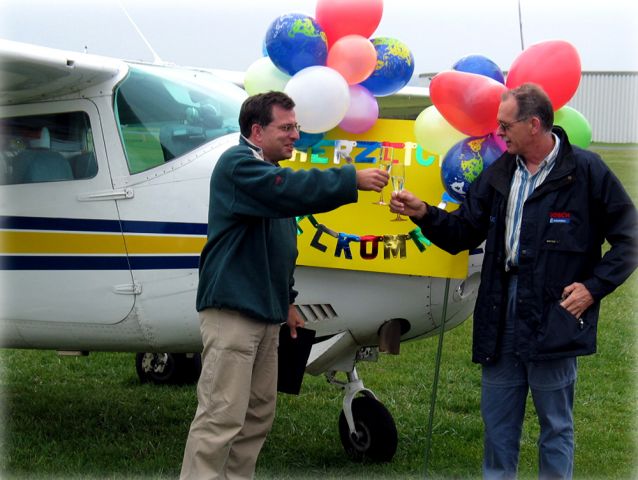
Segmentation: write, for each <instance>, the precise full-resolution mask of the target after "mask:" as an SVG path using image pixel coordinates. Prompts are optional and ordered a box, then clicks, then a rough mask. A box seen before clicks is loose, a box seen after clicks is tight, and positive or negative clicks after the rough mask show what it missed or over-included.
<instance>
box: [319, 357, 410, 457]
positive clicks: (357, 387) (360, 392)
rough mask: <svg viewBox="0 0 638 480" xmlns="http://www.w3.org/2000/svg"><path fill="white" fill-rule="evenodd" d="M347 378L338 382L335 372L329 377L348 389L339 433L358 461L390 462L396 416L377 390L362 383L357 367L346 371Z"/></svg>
mask: <svg viewBox="0 0 638 480" xmlns="http://www.w3.org/2000/svg"><path fill="white" fill-rule="evenodd" d="M346 375H347V376H348V381H347V382H338V381H336V379H335V378H334V372H333V373H332V375H329V376H328V381H329V382H330V383H332V384H334V385H339V386H341V387H342V388H343V389H344V390H345V396H344V399H343V409H342V410H341V415H340V416H339V436H340V438H341V443H342V445H343V448H344V449H345V451H346V453H347V454H348V456H349V457H350V458H351V459H352V460H354V461H357V462H363V461H370V462H389V461H390V460H392V457H393V456H394V454H395V452H396V451H397V444H398V435H397V428H396V425H395V424H394V419H393V418H392V415H391V414H390V412H389V411H388V409H387V408H385V406H384V405H383V404H382V403H381V402H380V401H379V400H377V399H376V397H375V396H374V393H372V392H371V391H370V390H368V389H367V388H365V387H364V386H363V382H362V381H361V379H360V378H359V377H358V375H357V371H356V369H355V368H353V369H352V371H350V372H346Z"/></svg>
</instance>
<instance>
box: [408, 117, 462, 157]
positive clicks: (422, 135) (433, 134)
mask: <svg viewBox="0 0 638 480" xmlns="http://www.w3.org/2000/svg"><path fill="white" fill-rule="evenodd" d="M414 136H415V137H416V141H417V143H418V144H419V145H421V147H423V149H424V150H427V151H428V152H433V153H437V154H439V155H440V156H443V155H445V154H446V153H447V151H448V150H449V149H450V148H451V147H452V146H453V145H455V144H456V143H457V142H459V141H461V140H463V139H464V138H466V137H467V135H465V134H464V133H462V132H459V131H458V130H457V129H455V128H454V127H453V126H452V125H450V124H449V123H448V121H447V120H446V119H445V118H443V115H441V114H440V113H439V111H438V110H437V109H436V107H435V106H434V105H431V106H429V107H427V108H426V109H425V110H423V111H422V112H421V113H420V114H419V116H418V117H417V118H416V121H415V122H414Z"/></svg>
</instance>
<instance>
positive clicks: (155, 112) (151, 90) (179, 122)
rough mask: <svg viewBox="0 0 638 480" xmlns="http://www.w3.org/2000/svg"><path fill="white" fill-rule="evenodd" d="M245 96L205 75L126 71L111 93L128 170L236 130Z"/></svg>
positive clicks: (145, 166)
mask: <svg viewBox="0 0 638 480" xmlns="http://www.w3.org/2000/svg"><path fill="white" fill-rule="evenodd" d="M245 97H246V93H245V92H244V91H243V90H241V89H240V88H238V87H236V86H235V85H232V84H230V83H226V82H224V81H222V80H219V79H217V78H215V77H213V76H212V75H210V74H208V73H206V72H195V71H190V70H177V69H168V68H162V67H146V66H135V67H131V71H130V73H129V75H128V77H127V78H126V79H125V80H124V81H123V82H122V83H121V84H120V85H119V87H118V88H117V91H116V94H115V111H116V116H117V119H118V122H119V128H120V134H121V137H122V142H123V144H124V149H125V151H126V156H127V159H128V166H129V171H130V172H131V173H138V172H143V171H144V170H148V169H149V168H153V167H156V166H158V165H161V164H163V163H164V162H168V161H170V160H173V159H175V158H177V157H180V156H182V155H184V154H186V153H188V152H190V151H192V150H194V149H196V148H197V147H199V146H200V145H203V144H204V143H206V142H210V141H211V140H214V139H216V138H218V137H221V136H223V135H227V134H229V133H233V132H238V131H239V123H238V121H237V117H238V115H239V108H240V107H241V103H242V102H243V101H244V98H245Z"/></svg>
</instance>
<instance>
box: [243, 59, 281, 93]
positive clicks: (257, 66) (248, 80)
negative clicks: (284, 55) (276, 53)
mask: <svg viewBox="0 0 638 480" xmlns="http://www.w3.org/2000/svg"><path fill="white" fill-rule="evenodd" d="M288 80H290V75H288V74H286V73H284V72H282V71H281V70H279V69H278V68H277V67H276V66H275V64H274V63H272V60H271V59H270V58H269V57H262V58H260V59H258V60H256V61H254V62H253V63H252V65H250V67H248V70H246V75H245V76H244V89H245V90H246V92H248V95H255V94H257V93H265V92H269V91H271V90H273V91H276V92H283V91H284V88H285V87H286V83H288Z"/></svg>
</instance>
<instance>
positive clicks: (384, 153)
mask: <svg viewBox="0 0 638 480" xmlns="http://www.w3.org/2000/svg"><path fill="white" fill-rule="evenodd" d="M393 151H394V149H393V148H392V147H385V146H382V147H381V152H380V154H379V168H380V169H381V170H385V171H386V172H390V170H391V169H392V154H393ZM372 203H373V204H374V205H387V203H386V202H385V200H384V199H383V190H381V194H380V195H379V200H378V201H376V202H372Z"/></svg>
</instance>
